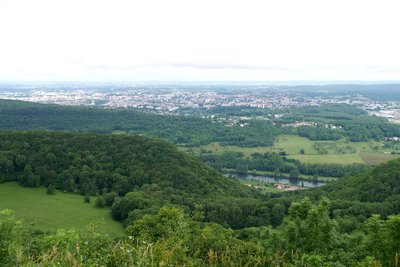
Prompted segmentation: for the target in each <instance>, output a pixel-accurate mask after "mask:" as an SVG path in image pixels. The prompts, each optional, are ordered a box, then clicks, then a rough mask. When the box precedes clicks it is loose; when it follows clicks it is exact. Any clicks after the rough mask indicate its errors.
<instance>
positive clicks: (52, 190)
mask: <svg viewBox="0 0 400 267" xmlns="http://www.w3.org/2000/svg"><path fill="white" fill-rule="evenodd" d="M55 192H56V188H55V187H54V185H52V184H51V185H49V186H48V187H47V194H48V195H54V193H55Z"/></svg>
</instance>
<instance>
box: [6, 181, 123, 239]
mask: <svg viewBox="0 0 400 267" xmlns="http://www.w3.org/2000/svg"><path fill="white" fill-rule="evenodd" d="M94 202H95V198H93V197H92V201H91V203H89V204H88V203H84V202H83V197H82V196H79V195H75V194H68V193H62V192H59V191H57V192H56V193H55V194H54V195H48V194H46V189H45V188H25V187H22V186H20V185H19V184H17V183H14V182H12V183H1V184H0V210H3V209H11V210H13V211H14V212H15V214H16V216H17V217H18V218H19V219H21V220H22V221H23V224H24V225H25V226H29V225H33V227H34V229H40V230H42V231H55V230H57V229H59V228H66V229H72V228H74V229H75V230H77V231H86V229H87V226H88V225H89V224H91V223H98V222H99V223H101V225H100V226H99V228H98V231H99V232H101V233H104V234H108V235H109V236H110V237H120V236H123V235H124V232H123V227H122V224H121V223H119V222H117V221H115V220H113V219H112V218H111V214H110V209H108V208H96V207H95V206H94Z"/></svg>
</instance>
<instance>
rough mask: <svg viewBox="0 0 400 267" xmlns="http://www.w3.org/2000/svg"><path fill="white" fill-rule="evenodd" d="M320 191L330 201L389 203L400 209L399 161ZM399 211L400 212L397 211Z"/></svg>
mask: <svg viewBox="0 0 400 267" xmlns="http://www.w3.org/2000/svg"><path fill="white" fill-rule="evenodd" d="M321 190H323V191H325V192H327V193H328V194H329V197H330V198H332V199H343V200H352V201H360V202H384V201H389V200H390V202H392V203H393V205H395V203H394V201H396V202H397V203H398V204H396V205H398V206H399V207H400V159H396V160H392V161H388V162H386V163H383V164H381V165H379V166H377V167H375V168H374V169H372V170H367V171H365V172H362V173H360V174H357V175H353V176H349V177H347V178H343V179H341V180H340V181H338V182H336V183H333V184H330V185H328V186H326V187H324V188H322V189H321ZM399 211H400V210H399Z"/></svg>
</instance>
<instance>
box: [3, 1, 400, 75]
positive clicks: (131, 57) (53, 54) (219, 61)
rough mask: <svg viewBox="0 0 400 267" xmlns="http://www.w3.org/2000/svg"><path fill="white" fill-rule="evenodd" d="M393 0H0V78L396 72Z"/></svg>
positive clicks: (399, 56) (397, 24)
mask: <svg viewBox="0 0 400 267" xmlns="http://www.w3.org/2000/svg"><path fill="white" fill-rule="evenodd" d="M399 10H400V1H398V0H393V1H392V0H375V1H371V0H332V1H331V0H301V1H300V0H274V1H269V0H262V1H258V0H240V1H239V0H198V1H194V0H145V1H144V0H141V1H139V0H35V1H32V0H0V81H298V80H302V81H400V34H399V31H400V30H399V28H400V16H399V15H398V14H399Z"/></svg>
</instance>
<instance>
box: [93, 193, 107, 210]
mask: <svg viewBox="0 0 400 267" xmlns="http://www.w3.org/2000/svg"><path fill="white" fill-rule="evenodd" d="M95 205H96V207H98V208H104V207H105V206H106V201H105V200H104V198H103V197H102V196H99V197H97V198H96V203H95Z"/></svg>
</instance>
